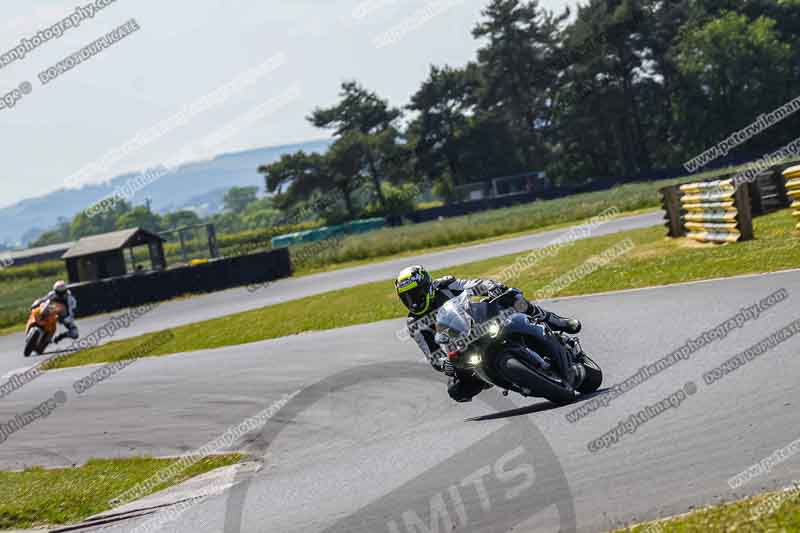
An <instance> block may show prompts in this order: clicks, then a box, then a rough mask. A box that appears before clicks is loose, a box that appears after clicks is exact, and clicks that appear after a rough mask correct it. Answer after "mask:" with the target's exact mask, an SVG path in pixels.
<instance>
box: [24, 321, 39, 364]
mask: <svg viewBox="0 0 800 533" xmlns="http://www.w3.org/2000/svg"><path fill="white" fill-rule="evenodd" d="M43 336H44V332H43V331H42V330H41V329H40V328H38V327H36V326H34V327H32V328H31V329H29V330H28V334H27V335H26V336H25V351H24V354H25V357H29V356H30V355H31V354H32V353H33V352H34V351H36V349H37V348H38V346H39V342H40V341H41V339H42V337H43Z"/></svg>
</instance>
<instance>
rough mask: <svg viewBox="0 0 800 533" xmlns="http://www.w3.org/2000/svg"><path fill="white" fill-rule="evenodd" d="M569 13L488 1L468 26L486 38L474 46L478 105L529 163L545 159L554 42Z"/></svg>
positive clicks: (517, 0) (538, 164)
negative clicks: (508, 132) (479, 90)
mask: <svg viewBox="0 0 800 533" xmlns="http://www.w3.org/2000/svg"><path fill="white" fill-rule="evenodd" d="M568 15H569V13H568V12H564V13H562V14H561V15H559V16H555V15H553V14H552V13H550V12H547V11H544V10H542V9H540V8H539V3H538V0H530V1H521V0H492V2H490V4H489V6H488V7H486V8H485V9H484V10H483V16H484V20H482V21H481V22H479V23H478V24H477V25H476V27H475V28H474V29H473V31H472V34H473V36H474V37H475V38H476V39H484V40H485V41H488V42H487V43H486V44H485V45H484V46H483V47H481V48H480V49H479V50H478V65H479V67H480V69H481V73H482V76H483V80H484V90H483V95H482V101H481V109H482V110H483V111H484V112H485V113H490V114H493V115H496V116H497V117H499V118H501V119H502V120H503V121H504V122H505V123H507V124H508V125H509V127H510V128H511V130H512V131H513V132H514V135H515V136H516V138H517V142H516V146H517V147H518V148H519V149H520V150H521V155H522V157H523V160H524V161H525V164H526V166H528V168H542V167H543V166H544V164H545V162H546V155H545V153H544V149H543V144H544V139H545V136H546V132H547V130H548V129H549V127H550V125H551V116H550V115H551V111H552V110H551V103H552V101H553V98H554V95H553V90H552V89H553V85H554V81H555V79H556V74H557V72H556V61H555V59H556V56H555V50H556V44H557V43H558V37H559V28H560V25H561V24H562V23H563V22H564V21H565V20H566V18H567V17H568Z"/></svg>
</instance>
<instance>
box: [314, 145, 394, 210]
mask: <svg viewBox="0 0 800 533" xmlns="http://www.w3.org/2000/svg"><path fill="white" fill-rule="evenodd" d="M363 170H364V143H363V139H362V137H361V135H360V133H359V132H351V133H346V134H344V135H343V136H342V137H341V138H340V139H339V140H338V141H336V142H335V143H333V145H332V146H331V147H330V149H329V151H328V154H327V156H326V158H325V161H324V165H323V166H322V170H321V172H320V175H319V176H318V184H319V186H320V188H321V189H322V190H323V191H326V190H331V189H332V190H335V191H336V192H338V193H339V195H340V196H341V198H342V200H343V201H344V205H345V209H346V210H347V215H348V216H349V217H350V218H351V219H354V218H356V217H357V216H358V212H357V209H356V205H355V203H354V201H353V193H355V191H356V190H358V189H359V187H361V186H362V185H363V183H364V172H363ZM384 205H385V200H384V202H382V203H381V206H384Z"/></svg>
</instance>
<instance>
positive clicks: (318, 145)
mask: <svg viewBox="0 0 800 533" xmlns="http://www.w3.org/2000/svg"><path fill="white" fill-rule="evenodd" d="M330 143H331V141H330V140H318V141H309V142H305V143H299V144H290V145H285V146H272V147H267V148H257V149H254V150H246V151H243V152H233V153H227V154H221V155H218V156H216V157H215V158H214V159H212V160H209V161H199V162H191V163H186V164H185V165H182V166H181V167H180V168H179V169H178V170H177V171H176V172H174V173H172V174H168V175H166V176H164V177H162V178H161V179H159V180H157V181H155V182H154V183H151V184H150V185H148V186H147V187H146V188H145V189H143V190H141V191H139V192H137V193H136V195H135V196H134V197H133V198H132V199H131V201H132V203H133V204H142V203H144V201H145V199H146V198H149V199H150V200H151V201H152V207H153V209H154V210H156V211H159V212H162V213H163V212H167V211H173V210H176V209H180V208H184V207H195V208H198V209H200V210H201V211H202V212H203V214H211V213H213V212H215V210H218V209H219V198H220V195H221V194H224V191H225V190H227V189H229V188H230V187H244V186H249V185H255V186H257V187H258V188H259V190H263V188H264V178H263V176H262V175H261V174H259V173H258V167H259V166H260V165H263V164H266V163H271V162H273V161H276V160H277V159H279V158H280V157H281V156H282V155H284V154H288V153H292V152H296V151H298V150H304V151H306V152H324V151H325V150H327V148H328V146H330ZM133 176H136V174H135V173H129V174H123V175H121V176H117V177H115V178H113V179H111V180H110V181H109V182H106V183H103V184H99V185H86V186H84V187H82V188H80V189H59V190H57V191H54V192H51V193H48V194H45V195H43V196H38V197H35V198H29V199H25V200H22V201H20V202H18V203H16V204H14V205H11V206H9V207H4V208H0V243H5V245H15V246H19V245H23V246H24V245H27V244H28V243H29V242H31V241H33V240H35V239H36V238H37V237H38V236H39V235H40V234H41V233H43V232H44V231H46V230H47V229H49V228H52V227H53V226H55V225H56V224H57V223H58V221H59V218H62V217H64V218H67V219H72V217H74V216H75V215H77V214H78V213H80V212H81V211H82V210H83V209H86V208H87V207H89V206H90V205H92V204H93V203H94V202H96V201H98V200H100V199H102V198H104V197H106V196H107V195H109V194H111V193H112V192H113V191H114V189H115V188H116V187H119V186H122V185H123V184H124V183H125V182H126V181H127V180H128V179H129V178H131V177H133Z"/></svg>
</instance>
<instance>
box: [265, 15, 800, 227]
mask: <svg viewBox="0 0 800 533" xmlns="http://www.w3.org/2000/svg"><path fill="white" fill-rule="evenodd" d="M472 35H473V37H474V38H475V39H477V40H478V43H479V47H478V51H477V54H476V57H475V58H474V59H473V60H472V61H470V62H468V63H467V64H465V65H461V66H450V65H432V66H431V67H430V71H429V73H428V76H427V78H426V79H425V80H424V81H423V82H422V83H421V85H420V87H419V88H418V90H417V91H416V92H415V93H414V94H413V95H412V96H411V97H410V100H409V102H408V103H407V104H406V105H405V106H403V107H393V106H391V105H390V104H389V102H388V101H387V100H386V99H384V98H382V97H381V96H380V95H379V94H377V93H376V92H374V91H371V90H369V89H368V88H366V87H364V86H363V85H361V84H360V83H359V82H357V81H355V80H351V81H347V82H345V83H343V84H342V86H341V92H340V98H339V100H338V102H337V103H336V104H335V105H333V106H331V107H318V108H316V109H314V110H313V111H312V112H311V113H310V115H309V116H308V117H307V119H308V121H309V122H310V123H311V124H313V125H314V126H315V127H318V128H320V129H323V130H327V131H330V132H332V134H333V137H334V143H333V144H332V145H331V148H330V149H329V151H327V152H326V153H325V154H307V153H304V152H297V153H295V154H290V155H286V156H284V157H283V158H281V160H279V161H277V162H275V163H272V164H269V165H264V166H262V167H261V168H260V169H259V171H260V172H262V173H263V174H264V176H265V181H266V186H267V190H268V191H270V192H272V193H275V195H276V196H275V197H274V206H275V207H276V208H278V209H291V208H295V209H296V208H297V206H299V205H303V204H304V203H306V202H309V201H313V200H314V199H315V198H319V197H328V198H336V199H338V202H337V203H336V204H335V205H329V207H328V209H327V210H326V212H323V213H320V215H321V216H322V217H323V218H325V219H326V220H339V219H345V218H356V217H358V216H363V215H364V213H365V212H367V213H377V214H402V212H403V211H406V210H408V209H411V208H413V205H414V202H413V199H414V197H415V196H416V195H417V193H418V192H419V191H420V190H423V191H424V190H429V189H430V190H432V191H433V192H434V193H435V195H437V196H438V197H440V198H443V199H444V200H445V201H450V200H453V199H455V198H456V194H455V189H456V187H457V186H458V185H463V184H467V183H473V182H480V181H484V180H487V179H490V178H493V177H497V176H504V175H511V174H516V173H521V172H529V171H534V170H544V171H545V172H547V174H548V176H550V177H551V179H553V180H554V181H555V182H556V183H557V184H570V183H579V182H580V183H582V182H585V181H586V180H589V179H591V178H597V177H607V176H628V177H633V176H640V175H648V174H651V173H654V172H657V171H658V170H659V169H665V168H679V167H681V166H683V164H684V163H685V162H687V161H688V160H690V159H692V158H694V157H696V156H697V155H698V154H701V153H703V152H704V151H706V150H708V149H709V148H710V147H711V146H713V145H715V144H716V143H718V142H720V141H722V140H723V139H725V138H726V137H728V136H729V135H730V134H731V133H732V132H734V131H736V130H738V129H741V128H744V127H746V126H748V125H749V124H751V123H753V122H754V121H755V120H756V119H757V118H758V116H759V115H760V114H763V113H769V112H771V111H773V110H775V109H777V108H780V107H781V106H784V105H786V104H787V102H791V101H792V100H793V99H795V98H797V97H798V96H799V95H798V90H797V81H798V74H800V0H590V1H589V2H587V3H583V4H582V5H580V6H579V7H578V8H577V10H576V11H575V12H574V13H573V12H571V11H570V10H569V9H566V10H564V11H563V12H560V13H554V12H551V11H548V10H546V9H543V8H542V7H540V5H539V3H538V1H536V0H528V1H524V0H492V1H491V2H489V3H488V5H487V6H486V7H485V8H484V9H483V11H482V17H481V19H480V21H479V22H478V23H477V24H476V26H475V27H474V28H472ZM796 103H798V106H797V108H800V100H798V101H797V102H796ZM787 107H788V106H787ZM788 115H789V116H786V117H784V118H783V120H781V121H780V124H778V125H775V126H772V127H769V128H767V129H765V130H764V131H761V132H760V133H759V134H758V135H756V136H754V137H753V138H751V139H749V140H747V142H745V143H742V145H741V146H738V147H736V148H734V149H733V150H731V151H730V153H729V154H726V156H725V157H727V158H729V159H730V158H734V159H743V158H746V157H757V156H758V155H760V154H762V153H764V152H766V151H769V150H770V149H774V148H776V147H778V146H779V145H783V144H785V143H787V142H789V141H791V140H793V139H794V138H796V137H800V127H798V126H800V118H798V115H800V114H798V115H794V114H788ZM720 159H721V160H720V162H724V160H725V158H720ZM692 170H699V169H695V168H694V167H693V168H692Z"/></svg>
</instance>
